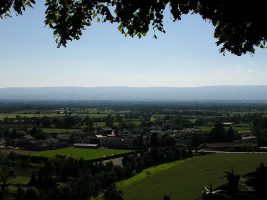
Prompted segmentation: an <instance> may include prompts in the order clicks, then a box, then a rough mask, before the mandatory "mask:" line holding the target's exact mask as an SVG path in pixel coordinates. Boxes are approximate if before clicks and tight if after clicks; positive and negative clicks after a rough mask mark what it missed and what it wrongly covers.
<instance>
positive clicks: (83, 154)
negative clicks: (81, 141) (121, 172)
mask: <svg viewBox="0 0 267 200" xmlns="http://www.w3.org/2000/svg"><path fill="white" fill-rule="evenodd" d="M129 152H131V150H122V149H84V148H75V147H67V148H62V149H55V150H47V151H39V152H34V153H32V154H31V155H32V156H42V157H49V158H53V157H56V155H62V156H67V157H72V158H76V159H80V158H82V159H85V160H93V159H97V158H102V157H108V156H113V155H118V154H125V153H129Z"/></svg>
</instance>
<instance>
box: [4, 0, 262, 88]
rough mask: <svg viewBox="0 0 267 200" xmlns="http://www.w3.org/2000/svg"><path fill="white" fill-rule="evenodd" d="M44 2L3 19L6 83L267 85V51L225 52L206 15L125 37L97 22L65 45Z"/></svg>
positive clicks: (66, 84) (53, 84) (50, 84)
mask: <svg viewBox="0 0 267 200" xmlns="http://www.w3.org/2000/svg"><path fill="white" fill-rule="evenodd" d="M43 20H44V7H43V6H42V4H41V3H40V1H38V4H37V5H36V7H35V9H29V10H28V11H27V12H26V13H25V14H24V15H23V16H18V17H13V18H12V19H7V20H0V87H28V86H86V87H88V86H89V87H92V86H138V87H150V86H153V87H155V86H171V87H184V86H204V85H267V78H266V77H267V59H266V58H267V50H261V49H258V50H257V51H256V54H255V55H254V56H251V55H246V56H241V57H238V56H234V55H231V54H229V53H227V54H226V56H223V55H222V54H220V53H219V52H218V49H219V48H218V47H217V46H216V45H215V39H214V38H213V28H212V26H211V24H209V23H207V22H204V21H203V20H202V19H201V18H200V17H199V16H196V15H192V16H184V17H183V20H182V21H180V22H176V23H173V22H171V20H170V15H169V13H168V14H167V15H166V16H165V21H166V23H165V29H166V31H167V33H166V34H161V33H158V39H157V40H155V39H153V37H152V32H151V33H150V34H148V35H147V37H146V38H144V39H132V38H125V37H124V36H123V35H121V34H120V33H119V32H118V31H117V27H116V26H115V25H110V24H108V23H106V24H101V23H94V24H93V25H92V26H91V27H90V28H89V29H88V30H87V31H85V32H84V34H83V36H82V38H81V39H80V40H79V41H73V42H70V43H69V44H68V47H67V48H60V49H58V48H57V46H56V44H55V42H54V37H53V35H52V31H51V30H50V29H49V28H47V27H44V22H43Z"/></svg>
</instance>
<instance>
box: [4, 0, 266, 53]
mask: <svg viewBox="0 0 267 200" xmlns="http://www.w3.org/2000/svg"><path fill="white" fill-rule="evenodd" d="M34 4H35V0H1V1H0V17H1V18H6V17H10V16H11V14H17V15H21V14H23V11H25V9H26V8H27V7H33V6H34ZM45 6H46V12H45V15H46V19H45V24H46V25H47V26H49V27H50V28H52V29H53V31H54V35H55V36H56V42H57V44H58V46H59V47H60V46H61V45H63V46H66V44H67V42H68V41H71V40H73V39H75V40H78V39H79V38H80V36H81V35H82V31H83V30H84V29H85V28H87V27H89V26H91V24H92V21H94V20H96V21H98V22H110V23H115V24H116V26H118V30H119V31H120V32H121V33H122V34H124V35H126V36H131V37H135V36H137V37H139V38H141V37H144V36H145V35H146V33H147V32H148V31H149V30H150V29H152V30H153V31H154V37H155V38H156V32H157V31H160V32H165V30H164V24H163V18H164V14H166V11H169V12H170V13H171V16H172V20H173V21H179V20H181V16H182V15H184V14H199V15H201V16H202V18H203V19H204V20H206V21H208V22H211V23H212V24H213V26H214V28H215V31H214V37H215V38H216V39H217V42H216V45H218V46H219V47H220V52H222V53H224V52H225V51H229V52H231V53H233V54H236V55H242V54H245V53H252V54H253V53H255V47H260V48H266V39H267V29H266V27H265V23H264V22H265V20H266V19H267V12H266V6H265V2H264V1H262V0H254V1H252V0H247V1H229V0H45Z"/></svg>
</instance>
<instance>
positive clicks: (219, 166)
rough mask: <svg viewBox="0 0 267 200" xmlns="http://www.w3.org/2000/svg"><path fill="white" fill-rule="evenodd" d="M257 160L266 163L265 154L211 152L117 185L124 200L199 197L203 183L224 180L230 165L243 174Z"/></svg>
mask: <svg viewBox="0 0 267 200" xmlns="http://www.w3.org/2000/svg"><path fill="white" fill-rule="evenodd" d="M260 162H264V163H265V164H267V154H260V153H242V154H210V155H206V156H200V157H194V158H192V159H187V160H184V161H176V162H172V163H168V164H163V165H159V166H157V167H151V168H149V169H147V170H144V171H143V172H141V173H140V174H137V175H136V176H134V177H132V178H130V179H127V180H124V181H121V182H119V183H118V186H119V188H120V189H121V190H122V191H123V193H124V199H125V200H136V199H138V200H162V197H163V195H165V194H167V195H170V197H171V199H177V200H193V199H196V198H198V197H199V196H200V194H201V191H202V189H203V185H209V184H210V183H211V184H212V185H213V186H214V187H215V186H219V185H221V184H222V183H225V182H226V179H225V178H224V172H225V171H229V170H230V169H231V167H233V168H234V172H235V173H238V174H240V175H243V174H245V173H247V172H249V171H253V170H255V168H256V167H258V166H259V164H260Z"/></svg>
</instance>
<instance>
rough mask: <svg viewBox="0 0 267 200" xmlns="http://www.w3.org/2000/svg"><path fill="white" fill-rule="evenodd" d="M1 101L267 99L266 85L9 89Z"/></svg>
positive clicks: (3, 90)
mask: <svg viewBox="0 0 267 200" xmlns="http://www.w3.org/2000/svg"><path fill="white" fill-rule="evenodd" d="M0 100H155V101H164V100H171V101H180V100H266V101H267V86H266V85H257V86H254V85H247V86H230V85H228V86H199V87H125V86H118V87H75V86H66V87H7V88H0Z"/></svg>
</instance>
